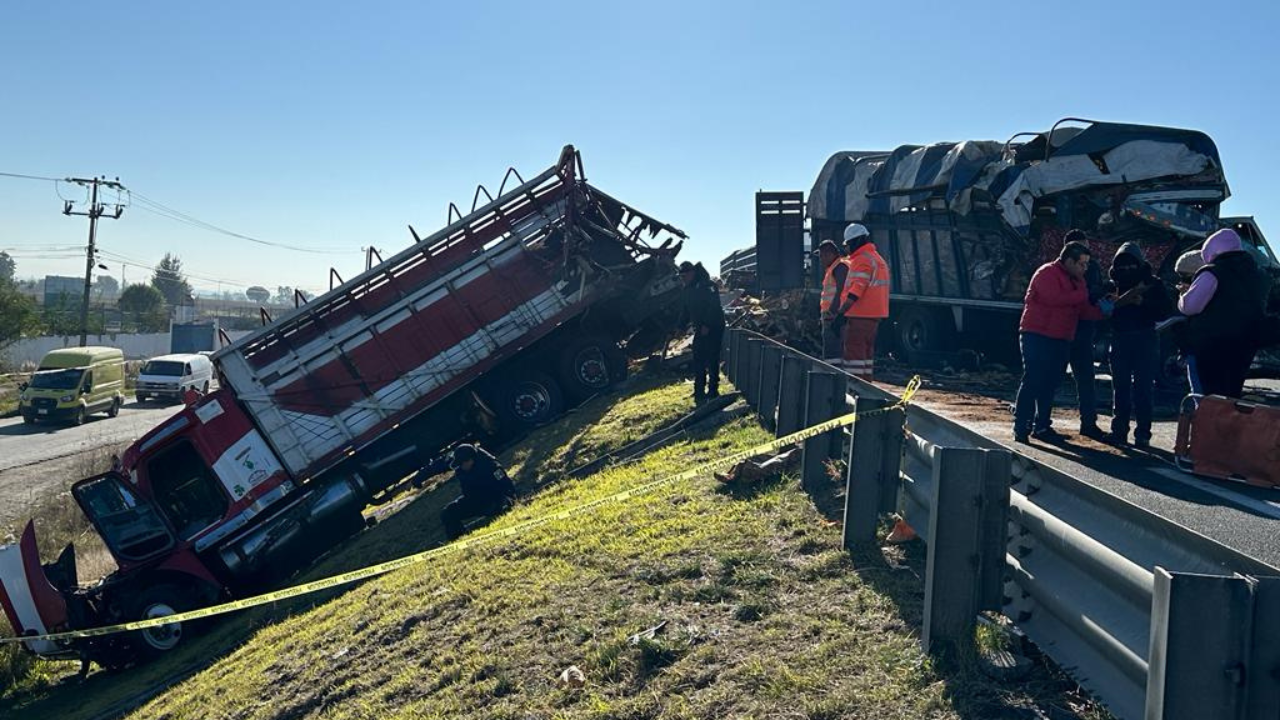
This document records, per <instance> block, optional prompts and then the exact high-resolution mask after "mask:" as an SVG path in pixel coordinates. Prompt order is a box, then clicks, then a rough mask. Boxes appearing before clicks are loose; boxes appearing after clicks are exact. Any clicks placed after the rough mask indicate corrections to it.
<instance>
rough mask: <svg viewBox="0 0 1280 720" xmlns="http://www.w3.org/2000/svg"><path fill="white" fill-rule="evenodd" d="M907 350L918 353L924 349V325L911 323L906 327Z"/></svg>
mask: <svg viewBox="0 0 1280 720" xmlns="http://www.w3.org/2000/svg"><path fill="white" fill-rule="evenodd" d="M906 339H907V349H909V350H914V351H917V352H919V351H920V350H923V349H924V344H925V330H924V323H921V322H919V321H917V322H913V323H911V324H910V325H908V326H907V338H906Z"/></svg>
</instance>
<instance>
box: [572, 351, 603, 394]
mask: <svg viewBox="0 0 1280 720" xmlns="http://www.w3.org/2000/svg"><path fill="white" fill-rule="evenodd" d="M573 368H574V371H575V374H576V375H577V380H578V382H580V383H582V385H583V386H585V387H589V388H592V389H594V390H599V389H601V388H606V387H608V386H609V365H608V363H606V362H605V360H604V353H602V352H600V348H596V347H590V348H586V349H584V350H582V351H581V352H579V353H578V354H577V355H575V356H574V357H573Z"/></svg>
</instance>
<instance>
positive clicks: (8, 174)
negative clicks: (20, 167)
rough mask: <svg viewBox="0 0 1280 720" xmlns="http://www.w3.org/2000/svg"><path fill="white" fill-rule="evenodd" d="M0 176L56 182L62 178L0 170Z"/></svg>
mask: <svg viewBox="0 0 1280 720" xmlns="http://www.w3.org/2000/svg"><path fill="white" fill-rule="evenodd" d="M0 177H7V178H15V179H17V180H39V181H41V182H55V183H56V182H58V181H59V180H61V179H62V178H55V177H44V176H42V175H27V174H25V173H13V172H0Z"/></svg>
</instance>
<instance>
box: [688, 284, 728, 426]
mask: <svg viewBox="0 0 1280 720" xmlns="http://www.w3.org/2000/svg"><path fill="white" fill-rule="evenodd" d="M680 284H681V285H683V286H684V296H683V298H682V300H683V302H682V304H681V308H680V321H679V324H678V325H677V327H679V328H681V329H683V328H684V327H685V326H686V325H691V326H692V327H693V401H694V402H695V403H701V402H703V401H704V400H707V399H709V398H714V397H716V396H718V395H719V394H720V346H721V344H722V343H721V341H722V339H723V338H724V308H723V307H722V306H721V305H720V292H719V290H717V289H716V286H715V283H713V282H711V276H710V275H709V274H708V273H707V269H706V268H704V267H702V263H698V264H696V265H695V264H693V263H691V262H689V261H687V260H686V261H685V262H682V263H680Z"/></svg>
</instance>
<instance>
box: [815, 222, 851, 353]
mask: <svg viewBox="0 0 1280 720" xmlns="http://www.w3.org/2000/svg"><path fill="white" fill-rule="evenodd" d="M818 262H819V264H820V265H821V267H822V271H823V272H822V297H821V298H820V299H819V302H818V309H819V310H821V311H822V359H823V360H824V361H826V362H827V363H828V364H829V365H834V366H835V367H843V366H844V323H845V316H844V315H841V314H838V313H837V312H836V310H837V309H838V308H839V307H840V298H842V297H844V283H845V280H847V279H848V277H849V259H848V258H847V257H845V256H844V255H843V254H842V253H841V252H840V248H839V247H837V246H836V244H835V242H834V241H832V240H823V241H822V242H821V243H820V244H819V245H818Z"/></svg>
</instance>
